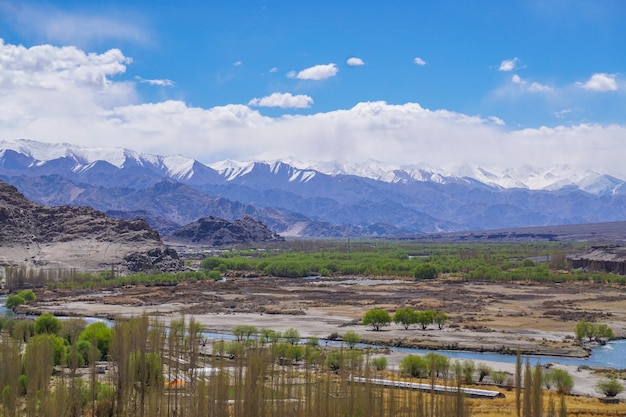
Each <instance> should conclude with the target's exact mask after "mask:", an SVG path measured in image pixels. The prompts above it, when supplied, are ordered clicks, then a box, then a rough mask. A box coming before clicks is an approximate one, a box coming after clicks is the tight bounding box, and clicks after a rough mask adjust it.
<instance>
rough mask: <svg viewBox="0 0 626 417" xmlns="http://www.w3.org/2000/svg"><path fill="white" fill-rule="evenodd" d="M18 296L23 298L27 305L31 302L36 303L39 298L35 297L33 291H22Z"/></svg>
mask: <svg viewBox="0 0 626 417" xmlns="http://www.w3.org/2000/svg"><path fill="white" fill-rule="evenodd" d="M17 295H19V296H20V297H22V298H23V299H24V301H26V302H27V303H30V302H31V301H35V300H36V299H37V296H35V293H34V292H33V290H22V291H20V292H18V293H17Z"/></svg>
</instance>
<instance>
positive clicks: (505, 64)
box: [498, 58, 519, 71]
mask: <svg viewBox="0 0 626 417" xmlns="http://www.w3.org/2000/svg"><path fill="white" fill-rule="evenodd" d="M518 62H519V59H517V58H513V59H505V60H504V61H502V62H501V63H500V67H499V68H498V71H513V70H514V69H515V68H516V67H517V63H518Z"/></svg>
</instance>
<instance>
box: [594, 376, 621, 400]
mask: <svg viewBox="0 0 626 417" xmlns="http://www.w3.org/2000/svg"><path fill="white" fill-rule="evenodd" d="M596 390H597V391H598V392H600V393H602V394H604V395H606V396H607V397H615V396H616V395H617V394H619V393H621V392H622V391H624V385H622V384H621V383H620V382H619V381H618V380H617V379H615V378H602V379H601V380H600V381H598V383H597V384H596Z"/></svg>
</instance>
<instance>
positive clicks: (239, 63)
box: [233, 61, 243, 67]
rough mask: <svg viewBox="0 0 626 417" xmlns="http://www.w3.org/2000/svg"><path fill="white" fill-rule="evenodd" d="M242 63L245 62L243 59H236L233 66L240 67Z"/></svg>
mask: <svg viewBox="0 0 626 417" xmlns="http://www.w3.org/2000/svg"><path fill="white" fill-rule="evenodd" d="M241 64H243V62H241V61H235V62H233V67H240V66H241Z"/></svg>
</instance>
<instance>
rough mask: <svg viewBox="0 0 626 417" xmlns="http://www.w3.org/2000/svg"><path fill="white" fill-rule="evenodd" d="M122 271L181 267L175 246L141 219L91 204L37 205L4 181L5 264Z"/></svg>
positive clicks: (1, 228) (1, 237)
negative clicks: (169, 245)
mask: <svg viewBox="0 0 626 417" xmlns="http://www.w3.org/2000/svg"><path fill="white" fill-rule="evenodd" d="M24 264H25V265H27V266H35V267H39V268H48V269H52V268H59V269H66V268H70V269H78V270H83V271H98V270H102V269H105V268H110V267H111V266H112V265H114V266H115V268H116V269H117V270H118V271H120V272H122V273H126V272H139V271H174V270H179V269H182V263H181V261H180V260H179V259H178V255H177V254H176V251H174V250H172V249H169V248H167V247H166V246H165V245H164V244H163V242H162V241H161V238H160V236H159V233H158V232H157V231H156V230H154V229H152V228H151V227H150V226H148V224H147V223H146V222H145V221H144V220H141V219H137V220H131V221H127V220H120V219H114V218H111V217H108V216H107V215H106V214H104V213H102V212H100V211H97V210H94V209H93V208H91V207H75V206H59V207H50V206H43V205H40V204H36V203H34V202H32V201H30V200H28V199H27V198H26V197H24V196H23V195H22V194H21V193H19V191H18V190H17V189H16V188H15V187H13V186H11V185H8V184H6V183H4V182H1V181H0V265H24Z"/></svg>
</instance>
